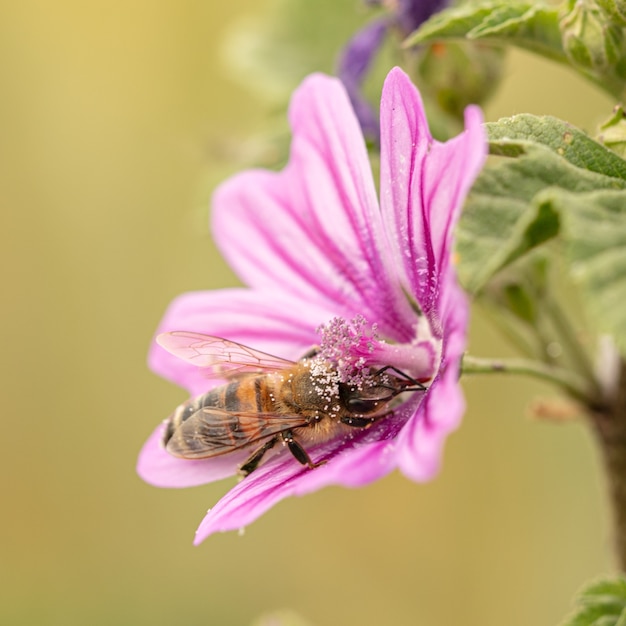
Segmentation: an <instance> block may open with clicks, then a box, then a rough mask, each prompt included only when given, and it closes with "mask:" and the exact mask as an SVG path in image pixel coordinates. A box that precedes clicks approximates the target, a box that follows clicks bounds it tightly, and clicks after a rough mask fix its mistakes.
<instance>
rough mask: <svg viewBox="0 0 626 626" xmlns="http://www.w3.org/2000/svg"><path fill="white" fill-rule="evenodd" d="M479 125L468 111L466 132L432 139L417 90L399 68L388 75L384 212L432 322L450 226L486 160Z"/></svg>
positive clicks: (406, 273) (401, 261)
mask: <svg viewBox="0 0 626 626" xmlns="http://www.w3.org/2000/svg"><path fill="white" fill-rule="evenodd" d="M481 122H482V117H481V113H480V110H479V109H478V108H476V107H470V108H468V110H467V112H466V125H467V130H466V131H465V132H464V133H462V134H461V135H459V136H458V137H456V138H455V139H453V140H451V141H449V142H447V143H444V144H442V143H439V142H437V141H434V140H433V139H432V137H431V135H430V131H429V129H428V124H427V121H426V118H425V114H424V108H423V105H422V101H421V98H420V95H419V92H418V91H417V89H416V88H415V87H414V86H413V84H412V83H411V81H410V80H409V78H408V76H407V75H406V74H405V73H404V72H402V71H401V70H400V69H398V68H396V69H394V70H392V71H391V72H390V73H389V75H388V77H387V80H386V82H385V86H384V89H383V97H382V100H381V207H382V211H383V217H384V219H385V223H386V226H387V228H388V230H389V234H390V237H391V238H393V239H394V240H395V241H396V242H397V245H396V246H395V248H393V249H394V251H395V252H396V262H397V263H398V265H400V266H401V267H403V273H404V280H405V281H406V282H407V286H408V291H409V292H410V293H412V294H413V295H414V296H415V297H416V299H417V301H418V303H419V304H420V305H421V307H422V308H423V310H424V311H425V312H426V313H427V314H429V316H435V317H436V315H437V298H438V297H439V286H438V283H439V279H440V275H441V272H442V271H443V270H444V269H445V268H446V267H447V264H448V259H449V257H450V254H451V239H452V232H453V228H454V226H455V225H456V221H457V219H458V216H459V213H460V210H461V208H462V204H463V202H464V200H465V195H466V194H467V192H468V190H469V188H470V187H471V185H472V183H473V181H474V179H475V178H476V176H477V175H478V172H479V171H480V169H481V167H482V165H483V163H484V161H485V159H486V155H487V142H486V136H485V132H484V130H483V129H482V127H481Z"/></svg>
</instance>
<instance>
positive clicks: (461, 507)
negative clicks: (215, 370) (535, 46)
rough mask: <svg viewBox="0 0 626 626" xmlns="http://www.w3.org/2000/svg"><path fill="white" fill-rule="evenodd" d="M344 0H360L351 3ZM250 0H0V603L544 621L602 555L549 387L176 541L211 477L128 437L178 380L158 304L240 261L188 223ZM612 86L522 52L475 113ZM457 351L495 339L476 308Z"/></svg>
mask: <svg viewBox="0 0 626 626" xmlns="http://www.w3.org/2000/svg"><path fill="white" fill-rule="evenodd" d="M355 4H356V0H355ZM261 10H262V5H261V3H257V2H254V1H253V0H231V2H228V3H221V2H220V3H217V2H211V1H208V0H206V1H204V2H202V1H199V0H180V1H177V2H174V1H172V0H169V1H168V0H164V1H153V2H151V1H148V0H132V1H131V2H116V1H113V2H106V3H105V2H101V1H95V2H86V3H85V2H78V1H70V0H61V1H59V2H55V3H52V2H44V1H43V0H40V1H39V2H36V1H34V0H32V1H30V0H25V1H24V2H10V1H5V2H4V3H3V4H2V6H1V7H0V84H1V85H2V92H1V94H0V198H1V200H2V210H1V211H0V215H1V219H2V222H1V224H0V237H2V245H1V246H0V268H1V269H0V271H1V272H2V324H1V325H0V333H1V341H2V350H1V356H0V364H1V371H0V374H1V376H2V377H1V380H2V400H3V401H2V409H3V410H2V453H1V454H0V470H1V471H0V485H1V486H2V491H1V495H2V514H1V516H0V520H1V521H0V623H2V624H12V625H13V624H20V625H21V624H29V625H30V624H33V625H35V624H36V625H40V624H45V625H48V624H54V625H56V624H59V625H61V624H63V625H64V626H68V625H75V624H76V625H78V624H81V625H82V624H133V625H139V624H150V625H151V626H158V625H160V624H163V625H165V624H172V623H176V624H185V625H195V624H212V625H213V624H215V625H218V626H229V625H231V624H232V625H238V624H243V625H246V624H251V623H252V622H253V621H254V620H255V619H257V618H258V617H259V616H260V615H261V614H263V613H265V612H269V611H272V610H275V609H282V608H287V609H291V610H293V611H295V612H296V613H298V614H300V615H301V616H302V617H303V618H304V619H306V620H307V621H308V622H310V623H311V624H314V625H316V626H333V625H335V624H358V625H359V626H369V625H372V626H373V625H378V624H393V625H394V626H409V625H415V624H424V625H428V626H448V625H450V624H472V625H473V624H476V625H479V624H480V625H481V626H499V625H501V624H507V625H508V626H526V625H528V624H533V625H544V624H545V625H546V626H548V625H550V624H554V623H556V622H557V621H558V620H559V619H560V617H562V615H563V614H564V613H565V612H566V611H567V610H568V606H569V599H570V597H571V595H572V594H573V592H574V591H575V590H576V589H577V587H578V586H579V585H580V584H581V583H582V582H583V581H584V580H585V579H587V578H590V577H592V576H594V575H596V574H598V573H601V572H603V571H606V569H607V568H610V566H611V558H610V547H611V546H610V544H611V538H610V534H609V524H608V514H607V511H606V505H605V501H604V491H603V484H602V479H601V474H600V471H599V463H598V459H597V454H596V451H595V449H594V446H593V442H592V441H591V438H590V437H589V435H588V433H587V432H586V431H585V428H584V427H583V426H582V425H581V424H572V425H567V426H556V425H552V424H542V423H538V422H534V421H531V420H529V419H527V418H526V417H525V409H526V406H527V405H528V402H529V399H530V398H531V397H532V396H533V395H534V394H545V393H548V391H549V390H547V389H545V388H541V387H539V386H537V385H535V384H531V383H529V382H528V381H525V380H509V379H506V380H505V379H501V378H484V379H473V380H470V381H469V382H468V383H467V384H466V385H465V387H466V390H467V396H468V400H469V404H470V408H469V411H468V413H467V416H466V418H465V421H464V423H463V426H462V428H461V429H460V430H459V431H458V432H457V433H456V434H454V436H452V438H451V439H450V441H449V445H448V446H447V449H446V462H445V464H444V469H443V472H442V474H441V475H440V477H439V478H438V479H437V480H436V481H434V482H433V483H431V484H428V485H415V484H413V483H412V482H410V481H408V480H406V479H404V478H403V477H401V476H399V475H392V476H390V477H388V478H386V479H385V480H382V481H380V482H379V483H376V484H374V485H372V486H371V487H368V488H365V489H361V490H356V491H350V490H345V489H339V488H332V489H326V490H324V491H322V492H319V493H316V494H313V495H310V496H307V497H306V498H303V499H291V500H288V501H285V502H283V503H281V504H280V505H278V506H276V507H275V508H274V509H273V510H272V511H270V512H269V513H268V514H267V515H265V516H264V517H263V518H262V519H261V520H259V521H258V522H257V523H255V524H254V525H252V526H251V527H249V528H248V529H247V530H246V532H245V534H244V535H243V536H238V535H237V534H236V533H231V534H225V535H217V536H214V537H212V538H210V539H209V540H208V541H206V542H205V543H204V544H203V545H202V546H200V547H199V548H193V547H192V545H191V541H192V538H193V532H194V530H195V528H196V526H197V524H198V523H199V521H200V520H201V518H202V516H203V514H204V512H205V511H206V509H207V508H208V507H209V506H211V505H212V504H213V503H214V502H215V501H216V500H217V498H219V496H220V495H221V494H223V493H224V492H225V491H226V490H227V489H228V488H229V486H230V485H232V482H231V481H225V482H223V483H219V484H216V485H208V486H205V487H200V488H195V489H188V490H159V489H155V488H153V487H150V486H148V485H146V484H144V483H142V482H141V481H140V480H139V478H137V476H136V475H135V472H134V465H135V459H136V455H137V452H138V450H139V448H140V446H141V445H142V443H143V440H144V438H145V437H146V436H147V435H148V433H149V432H150V431H151V430H152V429H153V427H154V426H155V425H156V424H157V423H158V422H159V421H160V420H161V419H163V418H164V417H165V416H166V415H167V414H168V412H169V411H170V410H171V409H172V408H173V407H174V406H175V405H176V403H177V402H179V401H181V400H182V399H183V398H184V392H183V391H182V390H180V389H177V388H175V387H173V386H172V385H170V384H168V383H167V382H165V381H163V380H161V379H159V378H157V377H156V376H154V375H153V374H151V373H150V372H149V371H148V370H147V368H146V365H145V356H146V351H147V347H148V345H149V342H150V338H151V336H152V333H153V331H154V329H155V327H156V325H157V323H158V321H159V319H160V316H161V315H162V313H163V311H164V309H165V307H166V306H167V304H168V302H169V301H170V300H171V299H172V298H173V297H175V296H176V295H177V294H178V293H180V292H183V291H186V290H191V289H212V288H219V287H223V286H227V285H232V284H235V278H234V276H233V275H232V273H231V272H230V270H229V269H228V268H227V266H226V265H225V263H224V262H223V261H222V260H221V259H220V257H219V256H218V254H217V252H216V250H215V248H214V247H213V245H212V242H211V239H210V237H209V234H208V231H207V228H206V223H207V220H206V215H207V211H208V208H207V207H208V196H209V192H210V188H211V187H212V186H213V185H214V184H216V183H217V182H218V181H219V180H220V178H222V177H224V176H225V175H227V174H228V172H229V167H232V166H229V165H228V159H226V158H225V156H224V154H225V152H228V150H229V146H231V145H237V144H238V142H243V141H244V139H245V138H246V137H247V136H248V133H251V132H252V131H253V130H254V129H258V128H259V127H260V125H261V124H262V122H263V119H264V111H263V104H262V103H259V102H256V101H255V100H254V97H253V96H251V94H250V93H249V92H246V91H244V90H243V89H242V87H241V86H239V84H238V82H236V81H234V80H232V79H231V77H229V71H230V70H227V69H225V65H224V63H223V61H222V57H221V55H222V50H223V47H222V46H223V37H224V35H225V33H226V31H227V30H228V29H229V28H230V27H232V25H233V24H234V22H235V21H236V20H238V19H239V18H240V17H241V16H242V15H246V14H247V13H248V12H255V11H256V12H258V11H261ZM610 106H611V103H610V102H609V101H608V100H607V99H606V98H604V97H603V96H599V95H597V94H595V93H594V91H593V89H592V88H591V87H589V86H587V85H586V84H584V83H583V82H582V81H580V80H578V79H576V78H575V77H573V76H572V75H571V73H569V72H568V71H566V70H565V69H562V68H559V67H555V66H553V65H551V64H549V63H547V62H542V61H539V60H537V59H535V58H533V57H531V56H529V55H526V54H522V53H516V54H513V55H512V56H511V58H510V61H509V65H508V68H507V78H506V80H505V82H504V84H503V86H502V88H501V90H500V92H499V95H498V97H497V98H496V99H495V100H494V101H493V102H492V103H491V105H490V106H489V107H488V108H487V110H486V114H487V117H488V119H496V118H497V117H499V116H502V115H510V114H512V113H517V112H532V113H537V114H542V113H549V114H554V115H558V116H560V117H562V118H564V119H567V120H569V121H571V122H573V123H575V124H578V125H581V126H583V127H585V128H591V129H592V128H593V125H594V124H595V123H596V122H597V121H598V120H599V119H600V118H602V117H603V116H604V115H605V114H608V112H609V110H610ZM471 347H472V351H473V352H474V353H475V354H481V355H495V354H499V353H501V352H503V351H506V347H503V346H502V344H501V343H499V340H498V338H497V336H496V335H495V334H494V333H493V331H492V329H491V327H490V325H489V323H488V322H487V321H485V320H483V319H481V318H480V317H479V316H477V317H476V318H475V322H474V333H473V335H472V344H471Z"/></svg>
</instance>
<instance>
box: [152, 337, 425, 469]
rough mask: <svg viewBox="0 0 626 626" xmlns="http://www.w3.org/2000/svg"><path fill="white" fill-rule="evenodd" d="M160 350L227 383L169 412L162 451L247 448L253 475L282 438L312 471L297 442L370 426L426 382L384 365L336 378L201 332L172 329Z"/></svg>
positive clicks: (189, 455) (318, 363)
mask: <svg viewBox="0 0 626 626" xmlns="http://www.w3.org/2000/svg"><path fill="white" fill-rule="evenodd" d="M157 342H158V343H159V345H161V346H162V347H163V348H165V349H166V350H168V351H169V352H171V353H172V354H174V355H175V356H178V357H180V358H182V359H184V360H185V361H187V362H188V363H191V364H193V365H196V366H198V367H200V368H202V369H203V370H204V372H205V373H206V374H207V376H210V377H215V378H220V379H225V380H226V381H227V382H226V384H223V385H221V386H218V387H216V388H214V389H212V390H210V391H208V392H207V393H205V394H203V395H201V396H198V397H196V398H192V399H191V400H188V401H187V402H184V403H183V404H181V405H180V406H179V407H178V408H177V409H176V410H175V411H174V413H173V414H172V415H171V416H170V417H169V419H168V420H167V423H166V428H165V433H164V436H163V445H164V446H165V449H166V450H167V451H168V452H169V453H170V454H172V455H173V456H176V457H179V458H183V459H208V458H212V457H216V456H220V455H223V454H228V453H232V452H236V451H239V450H242V449H246V448H250V449H251V454H250V456H249V457H248V458H247V460H246V461H245V462H244V463H243V464H242V465H241V466H240V467H239V471H240V473H241V474H243V475H244V476H247V475H248V474H250V473H251V472H253V471H254V470H255V469H256V468H257V467H258V466H259V464H260V463H261V461H262V460H263V457H264V456H265V454H266V453H267V452H268V451H269V450H271V449H272V448H273V447H274V445H275V444H276V443H278V442H281V443H282V444H283V445H284V446H286V447H287V448H288V449H289V451H290V452H291V454H292V455H293V456H294V457H295V459H296V460H297V461H298V462H299V463H301V464H302V465H306V466H308V467H309V468H311V469H312V468H315V467H317V466H319V465H321V463H315V462H314V461H312V460H311V458H310V456H309V454H308V453H307V451H306V449H305V448H304V446H303V444H305V445H307V444H311V445H312V444H316V443H321V442H325V441H328V440H330V439H333V438H335V437H337V436H339V435H341V434H342V433H343V434H345V433H348V432H349V431H350V429H353V428H368V427H370V426H371V425H372V424H373V423H374V422H375V421H377V420H380V419H382V418H384V417H385V416H387V415H389V414H390V412H391V410H390V406H391V403H392V400H393V399H394V398H396V397H397V396H398V395H400V394H401V393H404V392H413V391H425V390H426V387H425V386H424V385H423V384H422V383H420V382H418V381H417V380H415V379H413V378H411V377H410V376H408V375H406V374H405V373H403V372H401V371H400V370H398V369H396V368H394V367H392V366H387V367H383V368H381V369H378V370H372V371H368V372H367V375H366V377H365V379H364V380H363V381H362V382H360V383H359V384H349V383H346V382H341V381H340V379H339V375H338V373H337V370H336V368H335V367H334V366H333V365H332V363H330V362H328V361H325V360H324V359H322V358H320V357H319V356H315V351H312V352H310V353H308V354H307V355H305V356H304V357H303V358H302V359H300V360H299V361H289V360H287V359H282V358H280V357H276V356H272V355H270V354H266V353H264V352H260V351H259V350H255V349H253V348H250V347H248V346H244V345H242V344H239V343H236V342H234V341H229V340H228V339H222V338H220V337H213V336H210V335H203V334H200V333H193V332H186V331H175V332H169V333H164V334H162V335H159V336H158V337H157Z"/></svg>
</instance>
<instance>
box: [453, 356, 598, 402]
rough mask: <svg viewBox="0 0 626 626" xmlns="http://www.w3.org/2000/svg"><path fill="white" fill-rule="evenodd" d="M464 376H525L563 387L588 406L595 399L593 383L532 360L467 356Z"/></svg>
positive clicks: (464, 363) (463, 369)
mask: <svg viewBox="0 0 626 626" xmlns="http://www.w3.org/2000/svg"><path fill="white" fill-rule="evenodd" d="M461 371H462V373H463V374H524V375H526V376H534V377H535V378H540V379H541V380H544V381H546V382H550V383H553V384H555V385H557V386H559V387H561V388H562V389H563V390H564V391H566V392H567V394H568V395H570V396H571V397H573V398H575V399H576V400H578V401H580V402H582V403H584V404H585V405H588V404H589V403H590V402H592V398H593V397H594V392H595V389H594V385H593V383H592V382H590V381H588V380H586V379H585V378H583V377H581V376H578V375H577V374H575V373H573V372H570V371H568V370H565V369H563V368H559V367H555V366H552V365H547V364H545V363H542V362H541V361H533V360H532V359H485V358H480V357H474V356H470V355H465V357H464V358H463V364H462V366H461Z"/></svg>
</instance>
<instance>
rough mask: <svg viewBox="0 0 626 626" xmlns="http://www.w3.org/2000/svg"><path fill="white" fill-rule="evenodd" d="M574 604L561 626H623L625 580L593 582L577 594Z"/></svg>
mask: <svg viewBox="0 0 626 626" xmlns="http://www.w3.org/2000/svg"><path fill="white" fill-rule="evenodd" d="M576 604H577V605H578V606H577V607H576V609H575V610H574V611H573V613H572V614H571V615H570V616H569V617H567V618H566V619H565V621H563V622H562V624H561V626H625V624H626V622H625V621H624V620H626V617H625V616H626V579H624V577H622V576H619V577H616V578H612V579H602V580H599V581H595V582H593V583H591V584H589V585H588V586H587V587H585V588H584V589H583V590H582V591H581V592H580V593H579V594H578V596H577V598H576Z"/></svg>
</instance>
